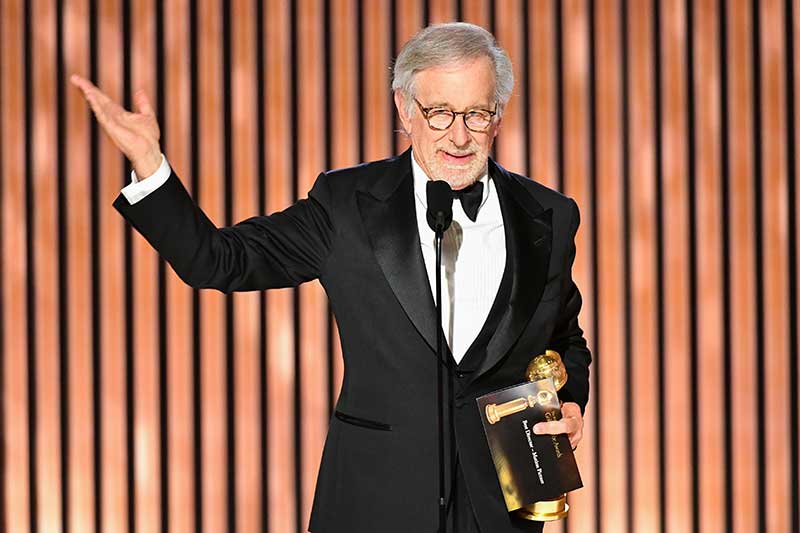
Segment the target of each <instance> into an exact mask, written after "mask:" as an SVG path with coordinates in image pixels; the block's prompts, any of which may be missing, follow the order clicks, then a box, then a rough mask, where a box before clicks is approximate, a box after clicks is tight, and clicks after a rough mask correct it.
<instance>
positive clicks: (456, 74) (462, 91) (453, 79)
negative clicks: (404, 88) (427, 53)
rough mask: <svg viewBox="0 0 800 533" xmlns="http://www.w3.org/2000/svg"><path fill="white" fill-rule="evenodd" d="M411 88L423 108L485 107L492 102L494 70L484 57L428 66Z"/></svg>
mask: <svg viewBox="0 0 800 533" xmlns="http://www.w3.org/2000/svg"><path fill="white" fill-rule="evenodd" d="M414 87H415V91H414V92H415V93H416V95H417V96H418V97H420V98H424V99H425V101H424V102H422V103H423V104H424V105H425V106H426V107H439V106H442V107H453V106H455V107H460V106H463V105H468V106H480V105H483V106H487V105H491V104H492V103H493V102H494V94H495V73H494V68H493V66H492V64H491V61H490V60H489V58H485V57H480V58H475V59H468V60H460V61H455V62H453V63H449V64H446V65H439V66H435V67H429V68H427V69H424V70H421V71H419V72H418V73H417V75H416V79H415V80H414Z"/></svg>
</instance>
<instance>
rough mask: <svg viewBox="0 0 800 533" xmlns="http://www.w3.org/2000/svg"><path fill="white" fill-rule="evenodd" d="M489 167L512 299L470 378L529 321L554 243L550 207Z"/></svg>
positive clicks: (489, 365)
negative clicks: (509, 270)
mask: <svg viewBox="0 0 800 533" xmlns="http://www.w3.org/2000/svg"><path fill="white" fill-rule="evenodd" d="M492 168H493V171H494V172H493V174H492V176H493V178H494V180H495V183H496V184H497V193H498V196H499V199H500V209H501V211H502V213H503V224H504V226H505V233H506V253H509V254H511V261H509V262H508V264H509V265H511V268H512V269H513V271H512V282H511V298H510V300H509V305H508V307H507V309H506V312H505V315H504V316H503V318H502V319H501V321H500V324H499V326H498V327H497V331H496V332H495V334H494V336H492V338H491V340H490V341H489V344H488V346H487V349H486V358H485V359H484V360H483V363H482V364H481V366H480V368H479V370H478V372H476V373H475V376H474V378H473V379H475V378H477V377H478V376H479V375H481V374H483V373H484V372H487V371H488V370H490V369H491V368H492V367H493V366H494V365H496V364H497V363H498V362H499V361H500V360H501V359H502V358H503V357H505V355H506V354H507V353H508V351H509V350H510V349H511V347H512V346H513V345H514V343H515V342H516V341H517V339H518V338H519V336H520V334H521V333H522V331H523V329H524V328H525V326H526V325H527V324H528V322H530V320H531V317H532V316H533V313H534V311H536V308H537V307H538V305H539V300H540V299H541V297H542V292H543V290H544V286H545V284H546V281H547V271H548V268H549V266H550V253H551V251H552V244H553V243H552V240H553V227H552V215H553V212H552V210H551V209H548V210H544V209H543V208H542V206H541V205H540V204H539V202H537V201H536V200H535V199H534V198H533V196H532V195H531V193H530V192H529V191H528V190H527V189H526V188H525V187H524V186H523V185H522V184H521V183H519V182H518V181H517V178H515V177H513V176H511V175H509V174H508V173H507V172H506V171H505V170H504V169H502V168H501V167H499V166H496V165H492Z"/></svg>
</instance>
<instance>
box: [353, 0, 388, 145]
mask: <svg viewBox="0 0 800 533" xmlns="http://www.w3.org/2000/svg"><path fill="white" fill-rule="evenodd" d="M363 9H364V21H365V24H364V41H363V42H364V65H363V66H362V69H363V70H362V71H361V76H363V77H364V78H365V80H364V110H365V117H364V132H363V133H364V157H365V160H367V161H372V160H375V159H383V158H385V157H389V156H390V155H392V153H393V151H394V147H393V146H392V144H393V136H392V124H394V117H393V116H392V115H391V114H390V110H391V107H390V105H391V101H392V100H391V98H392V96H391V77H390V75H389V67H390V66H391V60H392V58H391V52H390V48H389V47H390V46H391V43H389V39H388V38H387V36H388V35H389V24H390V22H391V21H390V20H389V13H390V10H389V2H388V1H387V0H375V1H374V2H365V3H364V6H363Z"/></svg>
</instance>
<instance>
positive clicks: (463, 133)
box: [450, 115, 470, 147]
mask: <svg viewBox="0 0 800 533" xmlns="http://www.w3.org/2000/svg"><path fill="white" fill-rule="evenodd" d="M450 141H451V142H452V143H453V144H454V145H456V146H458V147H462V146H466V145H468V144H469V142H470V135H469V130H468V129H467V125H466V124H465V123H464V115H458V116H456V119H455V120H454V121H453V124H452V125H451V126H450Z"/></svg>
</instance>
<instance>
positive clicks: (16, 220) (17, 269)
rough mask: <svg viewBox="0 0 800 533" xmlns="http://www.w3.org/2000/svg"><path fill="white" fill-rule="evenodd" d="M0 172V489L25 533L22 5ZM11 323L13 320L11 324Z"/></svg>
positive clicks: (5, 54) (13, 4)
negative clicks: (0, 456)
mask: <svg viewBox="0 0 800 533" xmlns="http://www.w3.org/2000/svg"><path fill="white" fill-rule="evenodd" d="M0 14H2V16H0V39H2V41H0V54H1V56H0V67H1V68H2V70H1V71H0V91H1V92H0V105H1V106H2V108H1V109H0V118H2V123H0V128H2V136H3V142H2V143H0V150H1V151H2V155H0V165H2V166H1V167H0V172H2V184H1V185H0V186H2V211H1V212H0V216H2V231H3V235H2V244H3V249H2V257H3V260H2V262H3V266H2V275H3V279H2V284H3V301H2V306H3V317H4V319H5V323H4V325H3V328H4V332H3V383H2V390H0V392H1V393H2V394H3V407H4V410H5V412H4V414H3V420H4V427H3V428H2V431H3V441H4V445H3V448H2V453H3V454H4V457H3V464H4V467H5V471H4V475H3V479H2V483H3V485H4V487H3V493H4V496H5V501H4V502H3V505H4V506H5V513H4V514H5V518H6V524H5V527H6V530H7V531H8V532H9V533H26V532H28V531H29V530H30V520H29V514H28V510H29V506H30V498H29V495H30V479H29V470H28V460H29V455H28V454H29V453H30V451H29V442H28V359H27V348H26V346H27V344H26V342H27V338H26V330H27V321H26V319H25V317H26V316H27V303H26V299H25V283H26V279H27V278H26V276H27V273H26V269H27V264H26V260H25V233H26V231H27V229H28V228H27V227H26V223H25V152H24V149H25V148H24V137H23V135H21V134H20V135H19V136H12V135H10V132H20V133H21V132H23V131H24V130H25V125H24V120H25V119H24V112H25V99H26V96H25V94H24V91H22V90H21V89H20V88H21V87H24V82H23V59H26V58H27V55H28V54H29V53H30V51H26V50H24V45H23V18H22V2H19V1H9V2H3V3H2V4H0ZM11 317H14V318H13V319H12V318H11Z"/></svg>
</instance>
